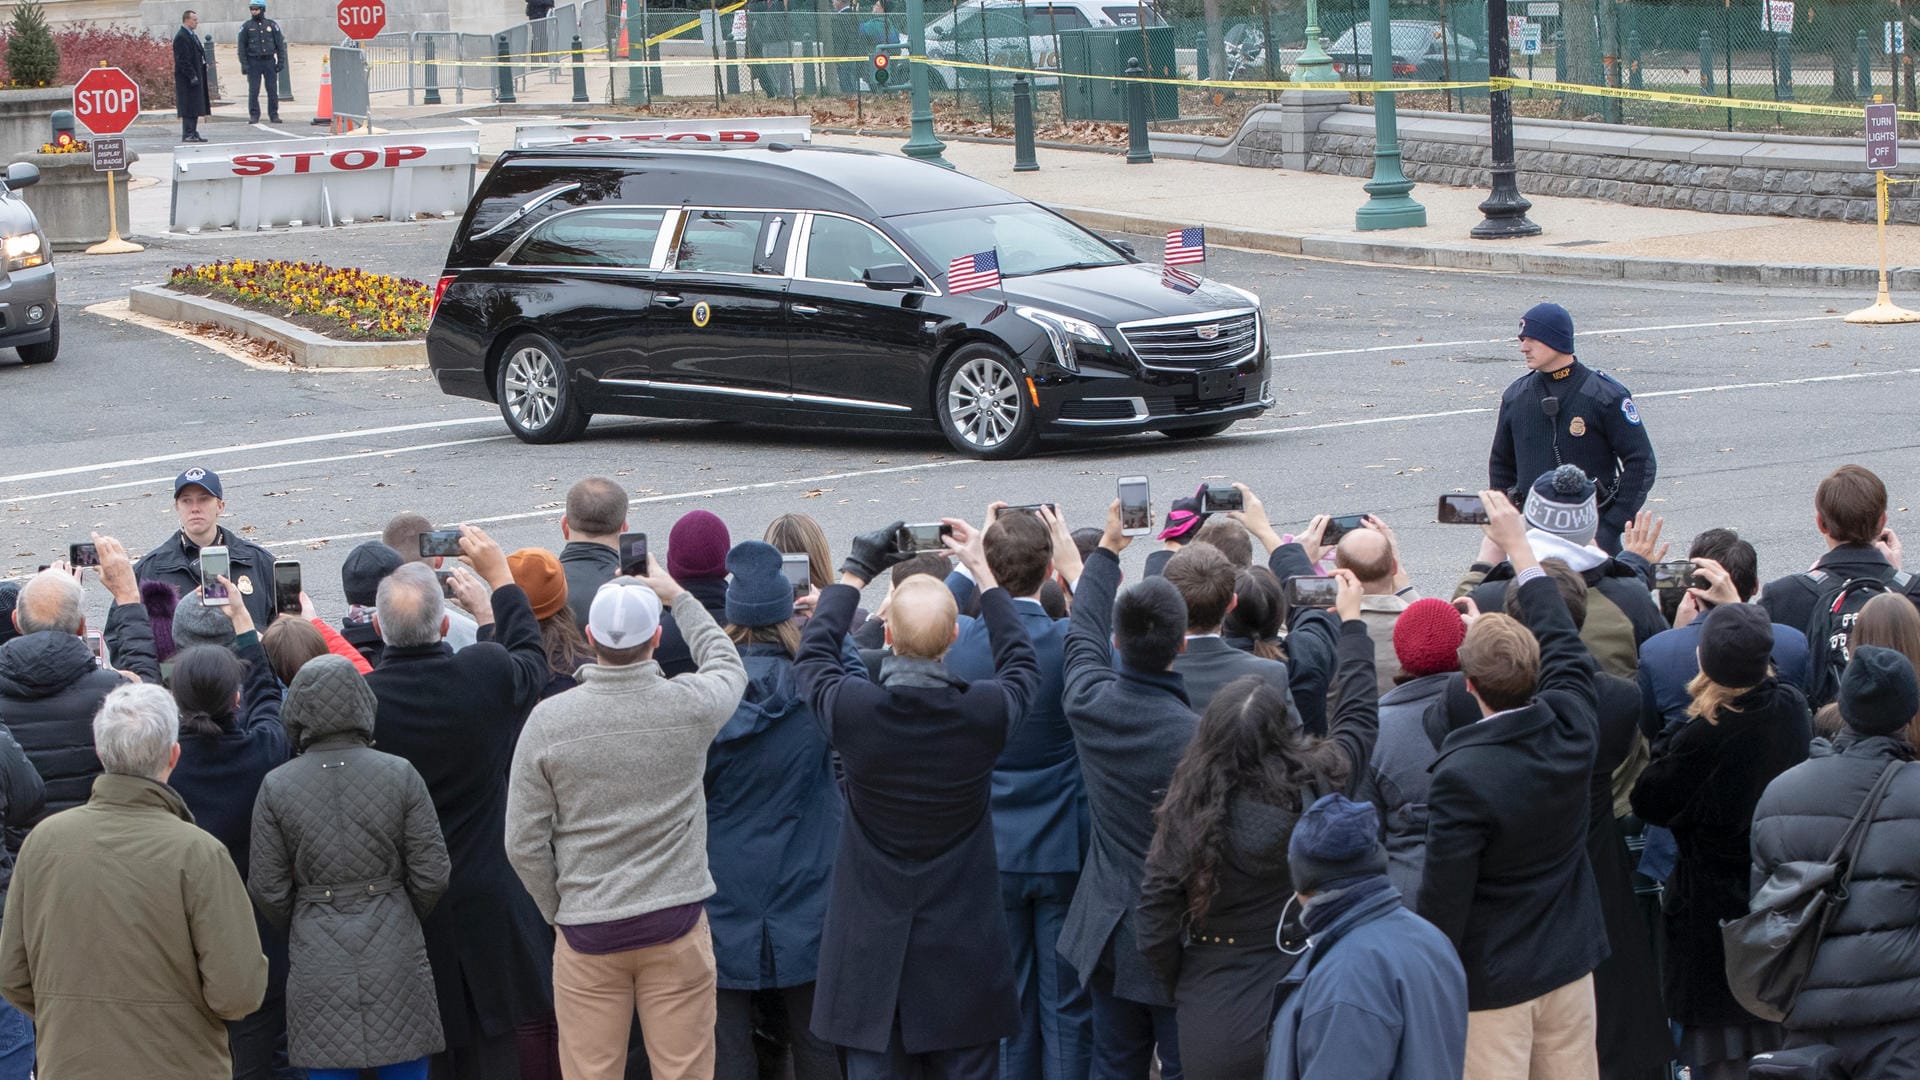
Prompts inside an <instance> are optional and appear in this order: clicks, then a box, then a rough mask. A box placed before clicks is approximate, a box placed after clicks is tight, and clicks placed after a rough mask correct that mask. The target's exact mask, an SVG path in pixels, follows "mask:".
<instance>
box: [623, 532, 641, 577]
mask: <svg viewBox="0 0 1920 1080" xmlns="http://www.w3.org/2000/svg"><path fill="white" fill-rule="evenodd" d="M618 543H619V545H620V573H621V574H622V575H624V576H626V577H645V576H647V534H646V533H638V532H635V533H621V534H620V539H619V541H618Z"/></svg>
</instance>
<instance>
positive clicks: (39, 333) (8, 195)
mask: <svg viewBox="0 0 1920 1080" xmlns="http://www.w3.org/2000/svg"><path fill="white" fill-rule="evenodd" d="M39 182H40V170H39V169H38V168H37V167H35V166H33V165H31V164H29V163H27V162H24V161H16V162H14V163H13V164H11V165H9V166H7V171H6V174H5V176H4V177H0V258H4V266H3V267H0V270H4V272H0V348H13V349H17V350H19V352H20V359H21V360H22V361H23V362H25V363H28V364H46V363H51V362H52V361H53V358H54V357H55V356H57V355H58V354H59V352H60V307H59V304H58V303H57V301H56V299H55V295H54V278H53V249H52V248H51V247H50V246H49V245H48V243H47V234H46V231H45V230H43V229H41V228H40V219H39V218H37V217H35V216H34V213H33V207H31V206H28V205H27V200H25V199H23V198H21V197H20V190H21V189H22V188H26V187H31V186H33V185H34V184H36V183H39Z"/></svg>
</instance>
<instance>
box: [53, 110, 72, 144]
mask: <svg viewBox="0 0 1920 1080" xmlns="http://www.w3.org/2000/svg"><path fill="white" fill-rule="evenodd" d="M52 120H53V139H52V142H53V145H54V146H57V147H59V148H60V149H62V150H64V149H66V148H67V147H69V146H72V145H73V144H74V143H75V142H76V141H77V138H76V136H75V135H74V121H73V113H72V112H71V111H70V110H67V109H56V110H54V113H53V116H52Z"/></svg>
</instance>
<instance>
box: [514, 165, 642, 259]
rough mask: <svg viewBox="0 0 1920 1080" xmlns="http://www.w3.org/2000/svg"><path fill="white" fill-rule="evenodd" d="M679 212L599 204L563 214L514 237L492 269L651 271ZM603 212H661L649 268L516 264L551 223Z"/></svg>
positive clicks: (577, 208)
mask: <svg viewBox="0 0 1920 1080" xmlns="http://www.w3.org/2000/svg"><path fill="white" fill-rule="evenodd" d="M576 186H577V185H576ZM676 209H677V207H672V206H649V205H646V204H642V203H596V204H595V205H593V206H575V207H572V208H570V209H567V210H562V211H560V212H559V213H557V214H554V215H553V216H552V217H548V218H542V219H541V221H540V223H539V224H538V225H535V226H534V227H533V228H531V229H528V230H527V231H526V232H524V233H521V234H520V235H519V236H517V237H515V238H514V240H513V242H512V243H510V244H508V245H507V246H506V247H505V248H504V249H502V250H501V252H500V254H499V256H498V257H496V258H495V259H494V260H493V262H492V264H491V265H493V266H502V267H504V266H512V267H515V268H518V269H536V270H652V269H653V268H654V267H655V266H657V265H659V262H660V238H661V236H664V235H666V234H667V233H668V228H667V225H668V222H670V221H672V220H673V214H674V211H675V210H676ZM602 210H658V211H660V228H659V230H658V231H657V232H656V233H655V235H654V238H653V255H652V257H651V258H650V259H649V261H648V263H647V265H646V266H596V265H594V264H592V263H585V264H583V263H516V262H514V261H513V260H514V258H515V257H516V256H518V255H519V254H520V249H521V248H523V247H525V246H526V245H527V242H528V241H529V240H531V239H533V234H535V233H537V232H539V231H540V230H541V229H544V228H546V226H547V223H548V222H552V221H559V220H560V219H562V218H567V217H572V216H574V215H575V214H590V213H594V212H597V211H602Z"/></svg>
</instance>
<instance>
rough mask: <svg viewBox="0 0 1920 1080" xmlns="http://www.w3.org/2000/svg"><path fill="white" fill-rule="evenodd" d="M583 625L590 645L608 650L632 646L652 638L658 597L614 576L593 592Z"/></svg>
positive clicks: (635, 646) (658, 616)
mask: <svg viewBox="0 0 1920 1080" xmlns="http://www.w3.org/2000/svg"><path fill="white" fill-rule="evenodd" d="M587 628H588V629H589V630H592V631H593V641H594V644H596V645H599V646H601V647H603V648H608V649H636V648H639V647H640V646H642V645H645V644H647V643H648V642H649V641H652V640H653V632H654V631H655V630H658V629H659V628H660V597H659V595H658V594H657V593H655V592H654V591H653V590H652V589H650V588H648V587H646V586H645V585H642V584H640V583H639V582H638V581H634V580H632V579H630V578H615V579H614V580H612V581H609V582H607V583H606V584H605V585H602V586H600V591H599V592H597V593H594V594H593V606H592V607H591V608H589V609H588V611H587Z"/></svg>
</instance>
